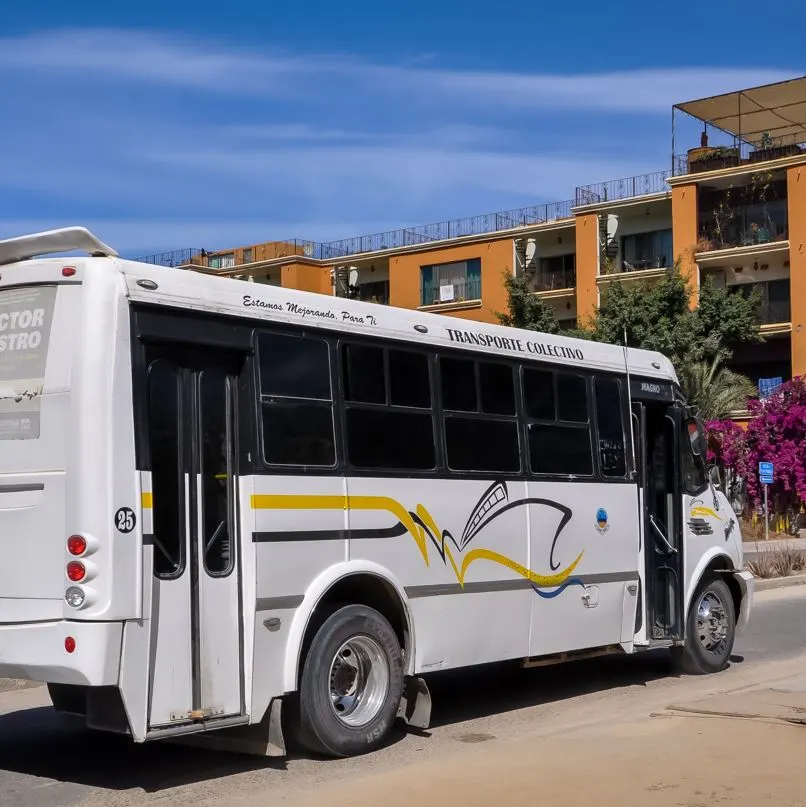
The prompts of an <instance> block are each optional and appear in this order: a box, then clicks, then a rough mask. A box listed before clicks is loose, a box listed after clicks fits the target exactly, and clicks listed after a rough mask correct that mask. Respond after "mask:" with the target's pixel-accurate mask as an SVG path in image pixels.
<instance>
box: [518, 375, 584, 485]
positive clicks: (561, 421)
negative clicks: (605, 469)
mask: <svg viewBox="0 0 806 807" xmlns="http://www.w3.org/2000/svg"><path fill="white" fill-rule="evenodd" d="M523 396H524V405H525V408H524V411H525V413H526V417H527V422H528V430H529V464H530V466H531V469H532V473H535V474H552V475H557V476H592V475H593V451H592V445H591V431H590V417H589V414H588V382H587V379H586V378H585V376H582V375H578V374H576V373H562V372H554V371H552V370H536V369H533V368H531V367H524V369H523Z"/></svg>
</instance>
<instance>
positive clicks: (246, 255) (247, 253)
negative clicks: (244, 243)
mask: <svg viewBox="0 0 806 807" xmlns="http://www.w3.org/2000/svg"><path fill="white" fill-rule="evenodd" d="M254 259H255V250H254V249H253V248H252V247H247V248H246V249H245V250H244V251H243V262H244V263H252V261H253V260H254Z"/></svg>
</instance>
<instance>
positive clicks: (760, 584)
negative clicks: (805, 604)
mask: <svg viewBox="0 0 806 807" xmlns="http://www.w3.org/2000/svg"><path fill="white" fill-rule="evenodd" d="M755 582H756V591H770V590H771V589H775V588H789V587H790V586H806V574H792V575H789V576H788V577H768V578H762V577H757V578H756V581H755Z"/></svg>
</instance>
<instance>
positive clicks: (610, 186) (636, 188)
mask: <svg viewBox="0 0 806 807" xmlns="http://www.w3.org/2000/svg"><path fill="white" fill-rule="evenodd" d="M671 175H672V172H671V171H655V172H654V173H652V174H640V175H639V176H635V177H627V178H626V179H611V180H610V181H609V182H597V183H595V184H593V185H580V186H579V187H578V188H577V189H576V199H575V205H576V206H577V207H580V206H582V205H593V204H600V203H601V202H614V201H618V200H619V199H632V198H633V197H635V196H648V195H650V194H653V193H663V192H664V191H668V190H669V185H668V184H667V182H666V180H667V179H669V177H670V176H671Z"/></svg>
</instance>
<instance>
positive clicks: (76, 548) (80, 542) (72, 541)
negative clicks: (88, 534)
mask: <svg viewBox="0 0 806 807" xmlns="http://www.w3.org/2000/svg"><path fill="white" fill-rule="evenodd" d="M67 551H68V552H69V553H70V554H71V555H75V556H76V557H78V556H79V555H83V554H84V553H85V552H86V551H87V539H86V538H85V537H84V536H83V535H71V536H70V537H69V538H68V539H67Z"/></svg>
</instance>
